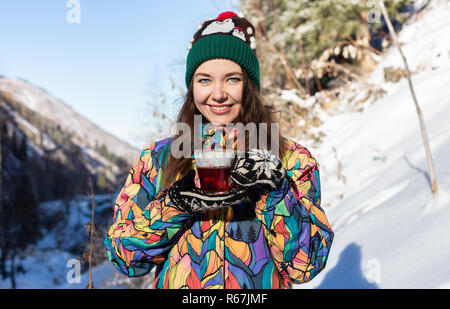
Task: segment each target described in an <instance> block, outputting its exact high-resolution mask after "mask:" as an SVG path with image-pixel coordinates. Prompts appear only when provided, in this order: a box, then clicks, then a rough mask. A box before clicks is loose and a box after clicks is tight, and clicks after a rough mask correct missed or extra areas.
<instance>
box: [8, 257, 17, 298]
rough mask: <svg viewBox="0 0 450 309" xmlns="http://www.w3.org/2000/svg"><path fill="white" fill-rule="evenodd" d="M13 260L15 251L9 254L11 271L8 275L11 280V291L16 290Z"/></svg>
mask: <svg viewBox="0 0 450 309" xmlns="http://www.w3.org/2000/svg"><path fill="white" fill-rule="evenodd" d="M15 260H16V250H13V252H12V254H11V269H10V273H9V276H10V278H11V289H15V288H16V275H15V273H16V270H15V268H16V265H15Z"/></svg>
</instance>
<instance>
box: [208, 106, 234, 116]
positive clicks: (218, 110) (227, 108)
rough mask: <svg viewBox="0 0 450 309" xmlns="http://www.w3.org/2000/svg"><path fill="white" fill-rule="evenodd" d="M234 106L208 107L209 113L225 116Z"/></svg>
mask: <svg viewBox="0 0 450 309" xmlns="http://www.w3.org/2000/svg"><path fill="white" fill-rule="evenodd" d="M233 105H234V104H231V105H220V106H213V105H209V108H210V109H211V111H212V112H213V113H215V114H225V113H227V112H229V111H230V110H231V108H232V107H233Z"/></svg>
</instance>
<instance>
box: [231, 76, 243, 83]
mask: <svg viewBox="0 0 450 309" xmlns="http://www.w3.org/2000/svg"><path fill="white" fill-rule="evenodd" d="M229 80H233V81H234V82H239V81H240V80H241V79H240V78H239V77H231V78H230V79H229Z"/></svg>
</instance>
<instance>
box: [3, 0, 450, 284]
mask: <svg viewBox="0 0 450 309" xmlns="http://www.w3.org/2000/svg"><path fill="white" fill-rule="evenodd" d="M449 17H450V3H449V2H448V1H433V2H432V4H431V5H430V10H428V11H427V12H426V13H425V14H424V16H423V17H422V18H420V19H418V20H416V21H414V22H413V23H411V24H410V25H407V26H405V28H404V29H403V30H402V32H401V33H400V35H399V40H400V42H402V43H404V45H403V46H402V48H403V51H404V53H405V55H406V57H407V58H408V62H409V65H410V69H411V70H412V71H413V72H417V73H416V74H415V75H414V76H413V77H412V81H413V83H414V87H415V91H416V94H417V98H418V100H419V104H420V106H421V108H422V112H423V116H424V119H425V122H426V127H427V130H428V136H429V140H430V146H431V150H432V154H433V159H434V163H435V168H436V172H437V183H438V188H439V195H438V197H437V198H435V199H434V198H433V197H432V194H431V190H430V182H429V178H428V169H427V164H426V158H425V151H424V147H423V140H422V136H421V133H420V127H419V121H418V117H417V114H416V111H415V107H414V103H413V101H412V97H411V94H410V91H409V88H408V83H407V80H406V79H402V80H401V81H399V82H398V83H385V82H384V77H383V68H384V67H387V66H396V67H402V62H401V58H400V55H399V54H398V51H397V50H396V49H395V48H391V49H390V51H388V52H387V53H386V54H385V55H384V56H383V57H381V58H380V63H379V66H378V67H377V68H376V70H375V71H374V72H373V73H372V75H371V76H370V78H369V80H368V81H369V82H371V83H375V84H377V85H381V86H382V87H383V88H384V89H385V90H386V91H387V94H386V95H385V96H384V97H383V98H382V99H380V100H378V101H377V102H376V103H374V104H371V105H369V106H367V107H366V108H365V109H364V111H363V112H352V113H351V112H346V111H345V110H343V111H342V112H340V113H339V114H338V115H335V116H327V117H326V118H324V119H323V120H324V126H323V127H322V128H321V129H322V130H323V131H324V132H326V134H327V136H326V138H325V139H324V143H323V144H322V146H320V147H318V148H313V147H311V146H309V145H308V144H307V143H303V144H305V146H307V147H308V149H309V150H310V151H311V152H312V153H313V155H315V156H316V158H317V159H318V161H319V164H320V167H321V185H322V205H323V206H324V208H325V210H326V214H327V216H328V218H329V220H330V222H331V224H332V226H333V228H334V231H335V240H334V243H333V245H332V247H331V253H330V257H329V260H328V264H327V267H326V269H325V270H324V271H323V272H322V273H320V274H319V275H318V276H317V277H316V278H315V279H314V280H312V281H311V282H310V283H307V284H303V285H299V286H296V288H450V267H449V266H448V265H447V263H448V261H450V233H448V230H447V226H446V224H449V223H450V162H449V161H447V159H448V154H449V153H450V122H449V121H448V119H450V87H449V84H448V81H450V40H448V39H447V38H448V37H449V36H450V19H449ZM299 142H300V143H302V141H299ZM85 207H86V206H85ZM83 212H84V213H86V214H84V217H83V220H82V222H87V221H89V210H88V208H87V209H84V210H83ZM111 215H112V213H111ZM77 220H78V221H79V219H77ZM77 220H71V222H72V221H77ZM78 221H77V222H78ZM74 226H75V225H70V226H68V227H67V228H68V229H73V230H74V231H73V232H74V233H85V232H84V230H83V228H82V227H78V228H75V227H74ZM77 229H78V230H77ZM65 232H66V233H67V230H66V231H65ZM69 234H70V233H69ZM53 241H54V239H53V238H48V237H47V238H44V239H43V240H42V242H41V243H40V244H39V245H38V246H37V248H40V251H38V252H35V255H33V256H30V257H28V258H27V260H25V261H23V263H22V264H24V265H25V266H29V265H33V266H32V267H30V268H28V269H27V273H26V274H18V275H17V286H18V287H19V288H84V287H85V286H86V285H87V283H88V280H89V274H88V273H87V272H85V273H83V274H81V277H80V282H79V283H78V282H73V283H70V282H68V280H67V277H68V276H69V281H70V278H73V277H72V274H74V272H70V271H74V270H75V268H74V266H73V264H70V261H71V259H75V258H76V256H71V255H70V254H68V253H66V252H65V251H56V250H54V249H53V250H52V249H51V248H52V242H53ZM46 247H48V249H49V250H47V251H46V250H44V249H45V248H46ZM68 263H69V264H68ZM93 279H94V284H95V287H96V288H111V287H113V288H114V287H120V283H123V281H122V282H121V280H123V276H121V275H120V274H119V273H118V272H117V271H116V270H115V269H114V267H113V266H112V264H111V263H110V262H108V261H106V262H104V263H102V264H100V265H98V266H97V267H95V268H94V270H93ZM9 287H10V283H9V280H5V281H0V288H9Z"/></svg>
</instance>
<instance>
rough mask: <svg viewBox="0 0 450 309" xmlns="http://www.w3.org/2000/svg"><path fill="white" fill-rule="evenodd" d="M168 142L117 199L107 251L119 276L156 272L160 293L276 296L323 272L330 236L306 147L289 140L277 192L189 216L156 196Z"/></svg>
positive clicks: (143, 162)
mask: <svg viewBox="0 0 450 309" xmlns="http://www.w3.org/2000/svg"><path fill="white" fill-rule="evenodd" d="M172 140H173V139H172V138H168V139H164V140H160V141H157V142H155V143H153V144H152V145H150V146H148V147H146V148H145V149H143V150H142V152H141V154H140V155H139V157H138V158H137V159H136V161H135V162H134V164H133V167H132V168H131V169H130V173H129V175H128V178H127V180H126V182H125V185H124V187H123V188H122V189H121V191H120V193H119V195H118V197H117V199H116V203H115V207H114V223H113V224H112V226H111V227H110V229H109V232H108V233H107V235H106V238H105V246H106V249H107V253H108V257H109V260H110V261H111V262H112V263H113V265H114V266H115V267H116V268H117V269H118V270H119V271H120V272H122V273H123V274H125V275H126V276H129V277H138V276H142V275H145V274H147V273H149V272H150V270H151V269H152V268H153V267H156V271H155V275H156V277H155V288H163V289H165V288H175V289H178V288H191V289H199V288H210V289H240V288H252V289H255V288H256V289H277V288H292V285H293V284H299V283H303V282H307V281H309V280H311V279H312V278H314V276H316V275H317V274H318V273H319V272H320V271H321V270H322V269H323V268H324V267H325V264H326V261H327V258H328V254H329V251H330V246H331V243H332V241H333V236H334V233H333V231H332V228H331V226H330V224H329V223H328V220H327V218H326V216H325V213H324V211H323V209H322V208H321V207H320V182H319V166H318V163H317V161H316V160H315V159H314V158H313V156H312V155H311V154H310V152H309V151H308V150H307V149H306V148H305V147H302V146H301V145H299V144H297V143H295V142H293V141H290V140H287V142H286V146H287V148H288V150H287V151H286V152H285V155H284V156H283V158H282V164H283V166H284V167H285V169H286V171H287V174H288V176H289V177H288V178H289V179H286V180H285V182H284V184H283V186H282V187H281V188H280V189H279V190H274V191H270V192H265V193H264V194H263V195H262V197H261V199H260V200H259V201H258V202H256V203H253V202H250V201H243V202H242V203H240V204H237V205H233V206H229V207H225V208H221V209H215V210H212V211H210V212H207V213H202V214H191V213H186V212H182V211H180V210H178V209H177V208H176V207H174V204H173V203H172V202H171V200H170V199H169V197H168V194H166V191H164V190H161V177H162V170H163V164H164V159H165V158H167V156H168V155H169V153H170V146H171V142H172ZM193 167H194V168H195V162H194V166H193ZM197 177H198V175H197ZM177 179H179V175H178V177H177ZM196 183H198V178H196Z"/></svg>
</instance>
